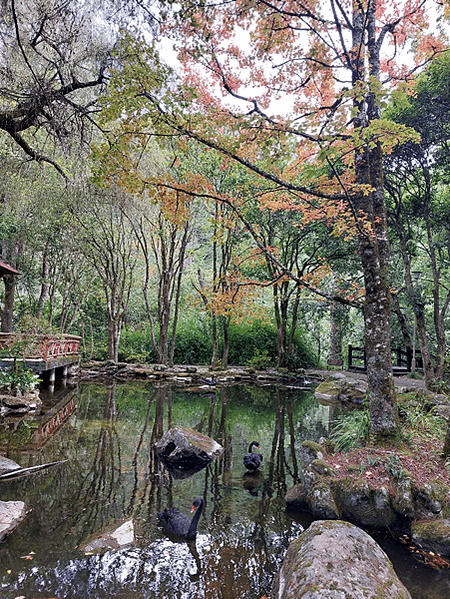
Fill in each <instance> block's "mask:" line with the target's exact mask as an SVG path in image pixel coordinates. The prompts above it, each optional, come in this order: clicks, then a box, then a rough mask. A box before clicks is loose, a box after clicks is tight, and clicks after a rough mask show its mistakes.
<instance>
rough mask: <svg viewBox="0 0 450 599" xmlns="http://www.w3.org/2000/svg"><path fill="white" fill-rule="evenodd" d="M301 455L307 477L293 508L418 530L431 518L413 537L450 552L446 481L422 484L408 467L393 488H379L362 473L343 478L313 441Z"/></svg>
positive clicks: (296, 490)
mask: <svg viewBox="0 0 450 599" xmlns="http://www.w3.org/2000/svg"><path fill="white" fill-rule="evenodd" d="M300 459H301V462H302V468H303V474H304V480H303V483H298V484H296V485H294V486H293V487H292V488H291V489H290V490H289V491H288V492H287V494H286V497H285V500H286V506H287V507H288V508H291V509H301V510H307V511H309V512H310V513H311V514H312V515H313V517H314V518H317V519H328V520H341V519H342V520H348V521H350V522H354V523H355V524H357V525H359V526H362V527H365V528H369V529H383V528H384V529H388V528H389V529H390V528H394V527H398V528H401V529H402V530H408V531H414V530H415V527H417V525H418V523H420V522H423V521H426V522H429V524H428V526H427V527H425V528H423V529H421V530H420V532H419V530H417V531H416V533H415V536H414V534H413V540H415V541H416V542H417V544H418V545H419V546H421V547H425V546H427V547H433V549H434V550H435V551H438V552H439V553H440V554H441V555H446V554H447V553H450V551H449V547H450V525H449V526H447V528H446V531H447V533H446V535H444V536H443V534H442V526H443V522H444V520H443V507H444V505H445V503H446V501H447V498H448V495H449V491H450V489H449V487H448V486H447V485H446V484H445V483H443V482H442V481H439V480H437V481H432V482H430V483H426V484H422V485H420V486H419V485H417V483H416V482H415V481H414V478H413V476H412V475H411V473H409V472H406V471H405V472H404V473H403V476H402V478H400V479H397V478H395V477H394V476H391V479H390V483H389V485H388V486H385V485H382V486H379V487H373V486H372V485H371V484H369V482H368V481H367V480H365V479H364V478H362V477H359V476H358V475H357V474H356V473H355V475H354V476H345V477H338V475H337V472H336V471H335V470H333V468H332V467H331V466H330V465H329V464H327V461H326V459H327V452H326V449H325V448H324V447H322V446H321V445H319V444H317V443H314V442H312V441H304V442H303V443H302V446H301V450H300ZM447 522H448V521H447ZM433 531H434V533H433ZM419 539H420V542H419Z"/></svg>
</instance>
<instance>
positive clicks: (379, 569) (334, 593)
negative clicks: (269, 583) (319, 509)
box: [271, 520, 411, 599]
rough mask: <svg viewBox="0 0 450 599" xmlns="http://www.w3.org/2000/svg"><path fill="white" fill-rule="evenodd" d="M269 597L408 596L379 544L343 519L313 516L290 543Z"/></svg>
mask: <svg viewBox="0 0 450 599" xmlns="http://www.w3.org/2000/svg"><path fill="white" fill-rule="evenodd" d="M271 597H272V599H298V598H299V597H303V598H305V599H306V598H307V599H343V598H344V597H345V599H360V598H362V597H364V599H379V598H380V597H389V599H411V595H410V594H409V592H408V590H407V589H406V588H405V586H404V585H403V583H402V582H401V581H400V580H399V578H398V577H397V575H396V573H395V571H394V569H393V567H392V564H391V562H390V561H389V558H388V557H387V555H386V554H385V553H384V551H383V550H382V549H381V547H380V546H379V545H378V544H377V543H376V542H375V541H374V540H373V539H372V538H371V537H370V536H369V535H368V534H367V533H365V532H364V531H363V530H361V529H360V528H358V527H357V526H354V525H353V524H349V523H348V522H343V521H341V520H334V521H328V520H316V521H315V522H313V523H312V524H311V525H310V527H309V528H308V529H307V530H306V531H305V532H304V533H302V534H301V535H300V536H299V537H298V538H297V539H296V540H295V541H293V542H292V543H291V544H290V545H289V547H288V550H287V552H286V555H285V558H284V560H283V564H282V567H281V569H280V571H279V572H278V574H277V575H276V577H275V580H274V585H273V592H272V594H271Z"/></svg>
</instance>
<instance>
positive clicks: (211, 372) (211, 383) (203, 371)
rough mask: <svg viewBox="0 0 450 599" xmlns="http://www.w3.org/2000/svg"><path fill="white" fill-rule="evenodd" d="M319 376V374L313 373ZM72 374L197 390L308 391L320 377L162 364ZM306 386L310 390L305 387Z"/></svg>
mask: <svg viewBox="0 0 450 599" xmlns="http://www.w3.org/2000/svg"><path fill="white" fill-rule="evenodd" d="M315 372H317V373H318V372H319V371H315ZM72 374H73V375H75V376H76V378H77V379H80V380H89V379H96V378H114V379H116V380H129V379H144V380H147V381H155V382H172V383H174V384H177V385H180V386H199V387H202V388H208V387H215V386H216V385H233V384H242V383H256V384H261V385H275V384H280V385H285V386H288V387H289V386H292V387H295V388H303V387H304V386H305V385H306V388H310V385H311V383H317V382H319V381H320V380H322V377H321V376H320V375H319V374H317V376H316V375H315V374H314V375H313V374H312V375H311V376H309V375H308V373H307V371H305V370H298V371H296V372H288V371H287V370H286V369H282V368H281V369H276V368H267V369H264V370H258V369H256V368H250V367H241V366H230V367H229V368H227V369H226V370H217V369H211V368H210V367H208V366H192V365H175V366H171V367H169V366H165V365H164V364H129V363H127V362H114V361H112V360H107V361H105V362H87V363H85V364H82V365H81V366H80V367H77V368H76V369H72ZM308 384H309V387H308Z"/></svg>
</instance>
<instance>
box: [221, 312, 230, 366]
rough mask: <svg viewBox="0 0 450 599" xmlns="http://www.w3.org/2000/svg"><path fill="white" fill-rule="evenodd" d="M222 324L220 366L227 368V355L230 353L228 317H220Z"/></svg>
mask: <svg viewBox="0 0 450 599" xmlns="http://www.w3.org/2000/svg"><path fill="white" fill-rule="evenodd" d="M222 321H223V322H222V326H223V352H222V368H223V369H226V368H228V355H229V353H230V337H229V326H230V319H229V318H228V317H227V316H225V317H222Z"/></svg>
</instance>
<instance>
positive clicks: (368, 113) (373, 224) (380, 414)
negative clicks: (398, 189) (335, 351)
mask: <svg viewBox="0 0 450 599" xmlns="http://www.w3.org/2000/svg"><path fill="white" fill-rule="evenodd" d="M376 8H377V0H369V4H368V7H367V12H366V14H364V12H363V11H361V10H360V7H359V4H357V3H355V8H354V13H353V47H354V48H362V47H363V46H364V44H363V42H364V35H365V31H367V48H368V57H367V58H368V64H369V77H370V78H373V80H374V81H379V61H380V46H379V43H378V42H377V41H376V21H375V12H376ZM365 58H366V57H365V56H364V53H359V52H358V53H356V54H355V56H354V58H353V87H354V88H355V89H356V88H357V87H358V85H360V83H361V82H364V81H365V77H364V72H365V68H366V67H365ZM354 104H355V108H356V110H357V116H356V117H355V119H354V127H355V130H358V129H361V131H363V130H364V129H365V128H366V127H368V126H369V125H370V123H371V122H372V121H376V120H378V119H379V118H380V108H379V105H378V103H377V99H376V95H375V92H369V93H367V94H366V97H365V98H364V100H362V101H361V100H359V99H355V101H354ZM355 178H356V183H357V185H360V186H365V189H364V190H361V191H359V192H357V193H356V194H355V195H354V196H353V198H352V200H353V208H354V211H355V214H356V215H357V216H358V219H359V234H358V242H359V255H360V258H361V264H362V268H363V273H364V283H365V290H366V293H365V301H364V332H365V348H366V356H367V380H368V394H369V410H370V430H371V435H372V437H373V439H374V440H375V441H381V440H383V439H386V438H393V437H395V436H397V434H398V431H399V419H398V410H397V399H396V395H395V387H394V376H393V371H392V356H391V326H390V325H391V320H390V317H391V306H390V293H389V243H388V236H387V218H386V206H385V202H384V189H383V156H382V151H381V146H380V144H379V143H378V144H377V145H375V146H374V147H372V145H369V144H364V145H363V146H362V147H361V148H357V149H356V151H355ZM368 190H370V191H368ZM367 224H369V225H370V226H367Z"/></svg>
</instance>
